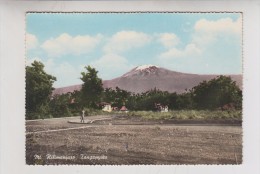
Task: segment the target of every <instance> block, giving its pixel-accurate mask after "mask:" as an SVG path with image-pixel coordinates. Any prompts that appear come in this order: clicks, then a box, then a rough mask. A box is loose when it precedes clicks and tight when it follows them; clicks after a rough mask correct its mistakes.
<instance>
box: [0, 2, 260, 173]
mask: <svg viewBox="0 0 260 174" xmlns="http://www.w3.org/2000/svg"><path fill="white" fill-rule="evenodd" d="M26 11H54V12H57V11H60V12H62V11H63V12H68V11H75V12H76V11H81V12H88V11H92V12H93V11H99V12H101V11H242V12H243V19H244V41H243V44H244V47H243V48H244V74H243V75H244V117H243V118H244V122H243V131H244V136H243V140H244V149H243V164H242V165H240V166H236V165H234V166H232V165H224V166H221V165H219V166H217V165H196V166H192V165H190V166H186V165H171V166H153V165H149V166H84V165H83V166H77V165H74V166H73V165H71V166H65V165H61V166H28V165H25V126H24V122H25V121H24V113H25V108H24V103H25V98H24V95H25V60H24V57H25V56H24V55H25V49H24V39H25V12H26ZM259 12H260V4H259V2H258V1H219V2H216V1H185V2H181V1H157V2H156V1H138V2H137V1H126V2H120V1H114V2H113V1H109V2H101V1H96V2H95V1H89V2H83V1H81V2H70V1H66V2H65V1H63V2H62V1H54V2H52V1H48V2H43V1H36V2H32V1H31V2H29V1H7V2H0V84H1V88H0V92H1V93H0V97H1V98H0V99H1V100H0V113H1V117H0V123H1V127H0V128H1V129H0V133H1V139H0V140H1V141H0V148H1V149H0V155H1V158H0V173H3V174H6V173H8V174H17V173H19V174H20V173H21V174H25V173H26V174H31V173H38V174H41V173H48V174H52V173H55V174H56V173H61V172H62V173H65V174H66V173H69V174H73V173H85V172H89V173H105V172H106V173H142V174H143V173H175V174H177V173H178V174H179V173H195V174H203V173H211V174H215V173H216V174H219V173H227V174H232V173H234V174H245V173H251V172H253V173H260V167H259V164H260V153H259V152H260V151H259V148H260V129H259V125H260V119H259V116H260V113H259V106H260V102H259V99H260V93H259V89H260V77H259V76H260V69H259V63H260V62H259V58H260V54H259V50H260V44H259V41H260V37H259V31H260V20H259Z"/></svg>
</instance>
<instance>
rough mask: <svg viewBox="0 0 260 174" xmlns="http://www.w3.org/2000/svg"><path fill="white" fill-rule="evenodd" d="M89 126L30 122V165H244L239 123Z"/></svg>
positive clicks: (103, 120) (131, 121) (122, 120)
mask: <svg viewBox="0 0 260 174" xmlns="http://www.w3.org/2000/svg"><path fill="white" fill-rule="evenodd" d="M90 120H92V121H93V122H92V123H91V124H76V123H78V122H79V118H78V117H73V118H62V119H49V120H36V121H28V122H26V131H27V135H26V162H27V164H40V165H41V164H89V165H94V164H241V163H242V127H241V126H240V125H239V124H237V123H229V124H223V123H225V122H221V124H219V122H216V123H215V124H201V123H200V124H191V122H187V123H185V124H183V123H182V124H180V123H175V122H169V121H168V122H164V121H162V120H156V121H154V120H152V121H147V120H143V119H141V118H139V117H126V116H121V117H120V116H92V117H87V118H86V122H88V121H90ZM68 121H70V122H71V123H68ZM73 123H74V124H73Z"/></svg>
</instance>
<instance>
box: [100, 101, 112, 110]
mask: <svg viewBox="0 0 260 174" xmlns="http://www.w3.org/2000/svg"><path fill="white" fill-rule="evenodd" d="M100 105H101V107H102V111H105V112H111V111H112V107H111V104H110V103H106V102H102V103H100Z"/></svg>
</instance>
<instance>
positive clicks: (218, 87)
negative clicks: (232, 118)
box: [193, 76, 242, 109]
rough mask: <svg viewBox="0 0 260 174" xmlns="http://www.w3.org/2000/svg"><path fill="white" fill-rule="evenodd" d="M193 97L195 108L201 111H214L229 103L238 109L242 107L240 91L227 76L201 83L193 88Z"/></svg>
mask: <svg viewBox="0 0 260 174" xmlns="http://www.w3.org/2000/svg"><path fill="white" fill-rule="evenodd" d="M193 97H194V101H195V103H196V105H197V107H198V108H201V109H214V108H218V107H222V106H223V105H225V104H229V103H234V104H235V105H236V108H238V109H241V106H242V91H241V90H240V89H239V87H238V86H237V85H236V82H235V81H233V80H232V79H231V78H230V77H227V76H219V77H217V78H214V79H212V80H210V81H204V82H201V83H200V84H199V85H198V86H195V87H194V88H193Z"/></svg>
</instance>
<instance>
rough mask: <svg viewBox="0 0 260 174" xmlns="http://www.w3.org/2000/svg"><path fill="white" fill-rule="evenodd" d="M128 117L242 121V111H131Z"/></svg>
mask: <svg viewBox="0 0 260 174" xmlns="http://www.w3.org/2000/svg"><path fill="white" fill-rule="evenodd" d="M127 115H128V116H137V117H142V118H144V119H152V120H160V119H164V120H169V119H177V120H219V119H223V120H225V119H229V120H242V111H241V110H233V111H210V110H179V111H169V112H153V111H130V112H128V113H127Z"/></svg>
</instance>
